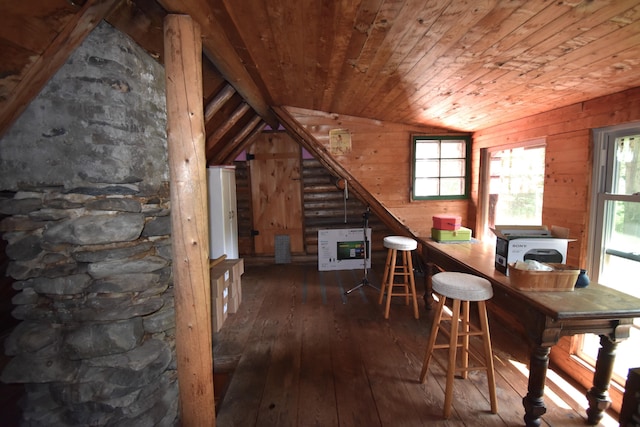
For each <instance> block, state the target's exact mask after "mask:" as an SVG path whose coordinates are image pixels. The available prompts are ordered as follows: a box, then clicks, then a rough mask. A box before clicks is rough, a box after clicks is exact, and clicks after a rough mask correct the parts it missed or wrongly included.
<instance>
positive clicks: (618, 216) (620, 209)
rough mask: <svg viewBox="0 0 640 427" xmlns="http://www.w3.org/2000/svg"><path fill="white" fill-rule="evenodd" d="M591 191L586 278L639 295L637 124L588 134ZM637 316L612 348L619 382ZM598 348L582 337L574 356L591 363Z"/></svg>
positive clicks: (639, 336)
mask: <svg viewBox="0 0 640 427" xmlns="http://www.w3.org/2000/svg"><path fill="white" fill-rule="evenodd" d="M594 143H595V149H594V159H593V160H594V161H593V164H594V169H593V181H592V182H593V189H594V192H595V197H594V198H593V200H594V201H593V205H592V208H591V211H592V212H593V213H592V214H591V215H590V218H591V223H590V227H589V250H588V263H587V267H588V271H589V276H590V277H591V280H592V281H594V282H597V283H599V284H601V285H604V286H609V287H611V288H615V289H617V290H619V291H621V292H625V293H628V294H630V295H634V296H636V297H640V288H639V287H638V286H637V281H636V280H630V279H629V278H635V277H638V276H640V249H639V248H640V124H635V125H626V126H617V127H613V128H607V129H599V130H597V131H595V132H594ZM639 345H640V319H635V321H634V328H632V329H631V337H630V338H629V339H628V340H626V341H623V342H622V343H620V345H619V346H618V351H617V356H616V362H615V366H614V377H613V378H614V381H616V382H618V384H620V385H621V386H624V382H625V379H626V377H627V373H628V370H629V368H632V367H636V366H637V364H638V362H637V352H636V351H634V349H637V348H638V346H639ZM599 348H600V343H599V338H598V337H597V336H595V335H586V336H584V337H582V342H581V343H579V345H578V350H577V355H578V356H579V357H580V358H582V359H583V360H586V361H587V362H590V363H594V360H595V358H596V356H597V352H598V349H599Z"/></svg>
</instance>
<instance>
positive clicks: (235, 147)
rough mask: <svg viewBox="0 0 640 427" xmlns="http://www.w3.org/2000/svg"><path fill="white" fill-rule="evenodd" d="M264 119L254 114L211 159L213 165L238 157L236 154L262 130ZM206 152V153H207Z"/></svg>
mask: <svg viewBox="0 0 640 427" xmlns="http://www.w3.org/2000/svg"><path fill="white" fill-rule="evenodd" d="M263 127H264V121H263V120H262V118H261V117H260V116H258V115H257V114H256V116H255V117H254V118H253V119H251V121H249V123H247V124H246V125H245V126H244V127H243V128H242V130H241V131H240V132H239V133H238V134H237V135H236V136H235V137H234V138H233V139H232V140H231V141H229V142H228V143H227V144H225V146H224V147H222V149H221V150H220V151H218V152H217V153H216V154H215V155H214V156H213V157H212V159H211V162H212V163H213V164H215V165H224V164H230V163H232V162H233V160H234V159H235V158H236V157H238V154H240V153H241V152H242V150H244V148H245V147H246V146H247V145H248V144H249V143H250V142H251V140H252V139H253V137H254V136H255V135H257V134H258V133H260V132H261V131H262V128H263ZM207 154H208V153H207Z"/></svg>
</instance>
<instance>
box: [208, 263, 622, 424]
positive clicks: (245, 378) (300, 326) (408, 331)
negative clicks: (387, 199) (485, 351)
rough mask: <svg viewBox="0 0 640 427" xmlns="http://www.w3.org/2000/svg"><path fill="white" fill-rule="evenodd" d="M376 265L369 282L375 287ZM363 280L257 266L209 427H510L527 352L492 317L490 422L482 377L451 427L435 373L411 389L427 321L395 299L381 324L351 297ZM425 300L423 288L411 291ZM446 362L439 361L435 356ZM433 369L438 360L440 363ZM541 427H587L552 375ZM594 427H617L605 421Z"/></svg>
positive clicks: (222, 340)
mask: <svg viewBox="0 0 640 427" xmlns="http://www.w3.org/2000/svg"><path fill="white" fill-rule="evenodd" d="M376 264H377V265H379V266H382V265H383V264H384V263H383V262H382V261H381V262H376V260H375V259H374V268H373V269H372V270H370V272H369V273H368V279H369V281H370V282H371V283H372V284H374V285H375V286H379V282H380V280H381V277H382V271H381V267H380V268H377V267H375V265H376ZM362 277H363V271H362V270H360V271H357V270H347V271H329V272H320V271H318V270H317V265H316V264H286V265H268V266H255V265H251V264H247V265H246V267H245V273H244V275H243V276H242V291H243V301H242V304H241V306H240V309H239V310H238V312H237V313H235V314H231V315H229V317H228V318H227V320H226V322H225V324H224V326H223V327H222V329H221V330H220V332H218V333H216V334H214V337H213V341H214V348H213V353H214V370H215V373H216V375H215V376H216V379H217V381H216V399H217V408H216V409H217V414H218V415H217V426H219V427H228V426H254V425H255V426H278V427H282V426H323V427H325V426H341V427H343V426H366V427H369V426H385V427H386V426H423V425H430V426H474V427H475V426H520V425H523V421H522V417H523V415H524V410H523V408H522V403H521V401H522V397H523V396H524V394H526V389H527V371H526V364H527V360H528V350H527V348H526V344H525V343H524V341H523V340H522V338H521V337H519V336H517V335H515V334H513V333H511V332H510V331H509V329H508V328H506V327H505V326H504V325H500V324H497V322H495V321H493V319H492V318H491V315H490V328H491V334H492V341H493V350H494V363H495V367H496V382H497V393H498V414H491V413H490V411H489V409H490V406H489V401H488V390H487V384H486V376H485V373H484V372H477V373H470V375H469V379H468V380H462V379H456V381H455V392H454V404H453V411H452V416H451V418H450V419H449V420H444V419H442V405H443V400H444V381H445V378H444V370H443V369H442V368H441V367H440V366H439V365H438V364H437V363H432V364H431V366H430V369H429V374H428V377H427V381H426V384H420V383H419V381H418V377H419V375H420V370H421V368H422V359H423V357H424V351H425V348H426V342H427V338H428V332H429V327H430V324H431V315H430V312H429V311H428V310H426V309H425V308H424V303H423V301H422V299H421V298H420V299H419V304H420V315H421V317H420V319H419V320H416V319H414V318H413V313H412V309H411V308H410V306H406V305H404V300H403V299H402V298H398V297H395V298H394V300H393V301H392V305H391V314H390V318H389V320H384V318H383V315H382V306H380V305H378V292H377V291H376V290H375V289H372V288H371V287H368V286H365V287H362V288H360V289H358V290H356V291H354V292H353V293H351V294H349V295H345V291H346V290H348V289H350V288H352V287H353V286H354V285H356V284H358V283H359V282H360V280H361V279H362ZM417 284H418V285H419V286H418V293H419V295H421V294H422V293H423V287H422V279H421V278H418V280H417ZM443 355H444V354H443ZM437 359H439V360H441V361H442V360H443V358H442V357H438V358H437ZM545 401H546V404H547V414H545V415H544V417H543V423H542V425H543V426H544V425H546V426H554V427H556V426H582V425H585V415H584V406H585V405H586V398H585V397H584V390H576V389H574V388H573V387H572V386H571V385H570V384H568V383H566V382H564V380H562V378H560V377H559V376H557V375H556V374H555V373H554V372H553V371H551V370H550V372H549V378H548V381H547V393H546V395H545ZM601 425H605V426H617V425H618V424H617V422H615V421H614V420H613V419H612V418H610V417H609V416H608V415H607V416H606V417H605V419H604V420H603V422H602V423H601Z"/></svg>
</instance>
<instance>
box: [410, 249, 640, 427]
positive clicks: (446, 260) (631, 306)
mask: <svg viewBox="0 0 640 427" xmlns="http://www.w3.org/2000/svg"><path fill="white" fill-rule="evenodd" d="M418 240H419V241H420V244H421V248H422V255H423V258H424V262H425V263H426V264H427V266H428V267H429V272H428V273H429V278H430V276H431V275H432V274H435V273H437V272H438V271H439V270H438V269H437V268H436V267H435V266H438V267H440V268H441V269H444V270H446V271H460V272H466V273H471V274H475V275H478V276H481V277H484V278H486V279H488V280H489V281H490V282H491V283H492V284H493V290H494V296H493V298H492V300H491V305H492V307H494V308H496V309H499V310H503V311H505V312H508V313H510V314H512V315H513V316H514V317H515V318H517V319H518V321H519V322H520V323H521V325H522V327H523V330H524V331H525V332H526V335H527V337H528V339H529V340H530V342H531V344H532V351H531V359H530V367H529V385H528V391H527V395H526V396H525V397H524V398H523V401H522V403H523V405H524V409H525V415H524V421H525V424H526V425H527V426H536V427H537V426H540V423H541V420H540V417H541V416H542V415H543V414H544V413H545V412H546V410H547V409H546V407H545V404H544V399H543V396H544V386H545V380H546V375H547V368H548V366H549V352H550V351H551V347H552V346H553V345H555V344H556V343H557V342H558V340H559V339H560V337H562V336H570V335H576V334H584V333H594V334H597V335H599V336H600V344H601V348H600V350H599V352H598V359H597V362H596V370H595V374H594V378H593V387H592V388H591V389H590V390H589V391H588V392H587V399H588V402H589V409H587V421H588V423H589V424H592V425H595V424H598V422H599V421H600V420H601V419H602V416H603V411H604V410H606V409H607V408H608V407H609V405H610V404H611V400H610V399H609V383H610V381H611V374H612V371H613V362H614V360H615V352H616V347H617V345H618V343H619V342H620V341H622V340H624V339H626V338H628V337H629V331H630V328H631V325H632V323H633V319H634V318H636V317H640V299H638V298H635V297H632V296H629V295H627V294H624V293H621V292H619V291H616V290H613V289H611V288H607V287H605V286H600V285H597V284H593V283H592V284H591V285H589V286H588V287H587V288H582V289H575V290H574V291H573V292H530V291H527V292H525V291H519V290H518V289H516V288H514V287H513V286H512V285H511V283H510V281H509V277H507V276H505V275H504V274H502V273H501V272H499V271H497V270H496V269H495V268H494V259H495V246H494V245H490V244H484V243H480V242H475V243H437V242H435V241H433V240H431V239H430V238H425V239H418ZM427 284H428V285H427V290H426V293H425V302H427V305H428V306H429V304H430V301H431V288H430V280H427Z"/></svg>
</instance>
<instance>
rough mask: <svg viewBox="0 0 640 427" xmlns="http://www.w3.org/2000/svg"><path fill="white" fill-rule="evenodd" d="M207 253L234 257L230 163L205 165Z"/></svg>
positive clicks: (235, 224)
mask: <svg viewBox="0 0 640 427" xmlns="http://www.w3.org/2000/svg"><path fill="white" fill-rule="evenodd" d="M207 173H208V178H209V253H210V258H211V259H215V258H218V257H220V256H222V255H226V256H227V258H229V259H236V258H238V222H237V208H236V189H235V186H236V181H235V169H234V168H233V167H228V166H225V167H209V168H208V169H207Z"/></svg>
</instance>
